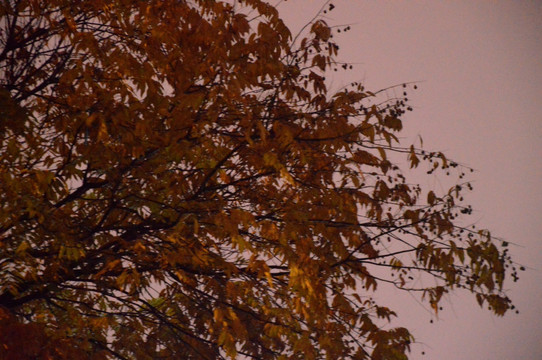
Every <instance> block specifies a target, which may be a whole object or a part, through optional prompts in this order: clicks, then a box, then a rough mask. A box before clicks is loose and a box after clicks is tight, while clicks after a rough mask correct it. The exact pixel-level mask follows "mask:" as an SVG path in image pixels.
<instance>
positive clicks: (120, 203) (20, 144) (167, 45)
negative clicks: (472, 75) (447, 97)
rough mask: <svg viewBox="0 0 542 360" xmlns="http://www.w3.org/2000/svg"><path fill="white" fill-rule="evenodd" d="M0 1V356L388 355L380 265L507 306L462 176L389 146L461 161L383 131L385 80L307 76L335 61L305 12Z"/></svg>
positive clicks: (202, 3) (391, 352) (437, 296)
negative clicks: (443, 184) (335, 85)
mask: <svg viewBox="0 0 542 360" xmlns="http://www.w3.org/2000/svg"><path fill="white" fill-rule="evenodd" d="M332 8H333V6H332V5H329V9H330V10H332ZM0 17H1V20H0V28H1V30H0V31H1V33H0V41H1V51H0V71H1V77H0V81H1V84H0V85H1V89H0V102H1V106H0V176H1V179H0V196H1V200H2V202H1V203H2V205H1V207H0V234H1V235H0V236H1V238H0V251H1V256H0V324H1V326H0V342H1V344H0V358H23V359H24V358H29V359H30V358H32V359H34V358H51V357H52V358H59V359H60V358H67V359H68V358H69V359H72V358H79V359H85V358H88V359H106V358H111V359H113V358H118V359H131V358H134V359H160V358H168V359H169V358H187V359H216V358H235V357H236V356H241V357H245V358H257V359H274V358H279V359H281V358H284V359H286V358H304V359H305V358H306V359H317V358H327V359H339V358H341V359H343V358H344V359H348V358H352V359H367V358H373V359H404V358H406V354H407V353H408V351H409V345H410V343H411V341H412V340H413V337H412V336H411V334H410V333H409V331H408V330H407V329H405V328H391V327H390V326H389V325H386V323H387V322H388V321H389V320H390V319H391V318H392V317H393V316H394V315H395V313H394V312H393V311H392V310H391V309H388V308H386V307H383V306H379V305H378V304H377V303H376V302H375V301H374V300H373V299H372V295H373V294H374V292H375V291H376V290H377V288H378V286H379V285H381V284H383V283H390V284H393V285H394V286H396V287H397V288H399V289H402V290H405V291H408V292H419V293H420V294H421V295H422V297H423V298H424V299H425V301H427V302H428V304H429V305H430V306H431V307H432V308H433V309H434V311H435V312H437V311H438V310H439V307H440V301H441V299H442V298H443V295H444V294H446V293H447V292H449V291H451V290H454V289H456V288H461V289H466V290H467V291H470V292H471V293H473V294H474V295H475V296H476V298H477V300H478V301H479V303H480V305H482V304H484V303H487V304H488V305H489V307H490V309H491V310H492V311H493V312H494V313H496V314H497V315H502V314H504V313H505V312H506V311H507V310H508V309H510V308H511V307H512V304H511V302H510V300H509V299H508V298H507V297H506V295H505V294H504V293H503V281H504V280H505V278H507V276H511V277H513V278H514V280H515V279H516V278H517V275H516V270H515V268H514V267H513V263H512V261H511V259H510V257H509V255H508V254H507V250H506V249H505V248H504V247H505V246H506V245H507V244H506V243H505V242H502V241H499V240H496V239H494V238H491V236H490V233H489V232H487V231H476V230H475V229H473V228H472V227H467V226H464V225H462V224H464V223H465V222H464V220H462V219H463V215H465V216H466V215H468V214H469V213H470V212H471V208H470V206H467V205H464V204H463V202H462V196H463V195H462V194H463V192H464V191H465V190H467V189H469V188H471V186H470V184H468V183H466V182H465V183H458V184H457V185H454V186H453V187H452V188H451V189H450V191H448V192H445V193H442V194H439V193H436V192H434V191H433V190H431V189H422V188H421V187H420V186H419V185H417V184H415V183H412V182H411V181H409V180H408V179H407V178H406V176H405V175H404V172H401V170H400V168H399V166H398V165H397V164H398V163H399V162H400V161H399V160H398V159H399V158H398V156H401V155H405V156H407V160H408V162H409V164H410V167H412V168H416V167H422V166H426V167H428V169H429V172H430V173H432V172H439V171H442V169H444V171H452V172H453V173H456V172H457V173H460V174H461V173H463V172H464V171H465V170H468V169H467V168H466V167H464V166H460V165H458V164H457V163H455V162H453V161H450V160H448V159H447V158H446V157H445V156H444V154H442V153H440V152H425V151H423V150H422V149H419V148H417V147H415V146H408V145H407V146H405V145H404V144H402V143H400V142H399V139H398V137H397V134H398V133H399V132H400V131H401V129H402V120H401V118H402V115H404V113H405V112H406V111H408V110H410V107H409V106H408V103H407V99H406V98H405V97H401V98H397V99H389V98H387V99H384V100H382V98H381V96H380V95H381V93H379V92H370V91H368V90H365V89H364V87H363V86H362V84H359V83H353V84H351V85H350V86H349V87H347V88H345V89H341V90H339V91H337V92H332V91H330V90H328V88H327V87H326V79H325V76H324V75H326V73H328V72H330V71H332V70H334V69H337V68H340V67H341V66H342V67H345V68H346V67H347V66H348V65H346V64H339V63H337V62H336V60H335V59H336V55H337V51H338V46H337V45H336V44H335V43H334V42H333V39H332V37H333V31H332V29H331V28H330V27H329V26H328V25H327V24H326V22H325V21H324V20H322V19H321V18H319V17H317V18H315V20H314V21H313V22H312V23H311V24H309V25H310V26H309V27H308V30H307V31H306V34H305V37H304V38H302V39H301V38H299V39H298V38H293V37H292V35H291V34H290V31H289V30H288V28H287V27H286V26H285V25H284V23H283V22H282V20H281V19H280V17H279V15H278V12H277V10H276V8H274V7H273V6H271V5H269V4H267V3H265V2H264V1H260V0H243V1H238V2H222V1H209V0H192V1H185V0H160V1H158V0H156V1H153V0H151V1H133V0H132V1H130V0H123V1H120V0H118V1H98V0H92V1H69V0H49V1H38V0H18V1H16V0H4V1H2V3H1V5H0ZM404 87H405V88H407V87H408V88H412V87H415V86H412V85H408V86H407V85H404ZM461 177H462V176H461ZM459 181H461V180H459ZM420 278H424V279H425V278H427V279H431V280H432V283H433V284H434V285H432V286H421V285H420V283H419V282H416V280H419V279H420ZM425 283H428V282H425ZM22 340H24V346H23V341H22Z"/></svg>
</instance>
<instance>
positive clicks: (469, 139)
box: [278, 0, 542, 360]
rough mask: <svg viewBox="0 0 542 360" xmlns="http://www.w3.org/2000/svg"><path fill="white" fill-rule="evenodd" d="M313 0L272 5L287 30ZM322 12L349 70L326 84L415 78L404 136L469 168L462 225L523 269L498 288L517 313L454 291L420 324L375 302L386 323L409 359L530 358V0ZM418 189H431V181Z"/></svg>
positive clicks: (538, 193)
mask: <svg viewBox="0 0 542 360" xmlns="http://www.w3.org/2000/svg"><path fill="white" fill-rule="evenodd" d="M324 2H325V1H323V0H290V1H288V2H281V3H280V4H279V6H278V7H279V10H280V11H281V14H283V17H284V18H285V20H286V21H287V23H288V24H289V25H290V26H291V28H292V29H299V28H300V27H301V26H302V25H303V24H304V23H305V22H307V21H308V20H310V19H311V18H312V16H313V15H314V14H315V13H316V12H317V10H318V9H320V7H321V6H322V5H323V4H324ZM333 4H334V5H335V6H336V8H335V9H334V10H333V11H332V12H330V13H328V14H327V15H326V16H327V18H326V21H327V22H328V24H330V25H341V24H349V25H350V26H351V28H352V30H350V31H349V32H347V33H343V32H341V34H338V35H339V36H336V37H335V40H337V41H338V43H339V45H341V51H340V58H341V59H342V60H345V61H346V60H347V61H350V62H352V63H355V64H357V65H355V67H354V70H351V71H349V72H348V73H336V74H337V75H336V77H334V79H333V86H334V87H337V88H338V87H340V86H341V85H346V84H347V83H349V82H351V81H355V80H363V81H364V82H365V84H366V85H367V86H368V87H369V88H371V89H373V90H377V89H379V88H383V87H387V86H390V85H393V84H400V83H402V82H411V81H420V83H419V85H418V87H419V89H418V90H417V92H415V93H412V94H409V95H410V96H409V98H411V99H412V105H413V106H414V108H415V111H414V112H413V113H410V114H409V115H408V117H407V121H406V133H407V134H408V135H410V136H412V139H413V140H415V137H416V135H418V134H419V135H421V136H422V137H423V140H424V147H425V148H427V149H430V150H445V152H446V154H447V155H449V156H450V157H452V158H453V159H454V160H456V161H459V162H461V163H464V164H467V165H469V166H471V167H473V168H475V169H476V172H475V173H474V174H473V175H471V177H470V179H472V180H474V182H473V184H474V186H475V189H474V192H472V193H470V194H469V196H468V198H467V201H468V202H470V203H471V204H472V205H473V207H474V208H475V209H476V210H477V211H476V212H475V215H474V217H473V220H475V221H477V224H478V225H479V227H483V228H488V229H490V230H492V232H493V234H495V235H498V236H500V237H503V238H505V239H506V240H508V241H510V242H511V243H514V244H517V246H513V247H512V249H511V250H510V251H511V252H512V254H513V256H514V258H515V260H516V262H518V263H520V264H522V265H525V266H526V267H528V270H527V271H526V272H524V273H521V275H522V276H521V279H520V282H519V283H516V284H514V283H512V282H509V284H508V287H509V289H510V290H509V291H508V294H509V295H510V297H511V298H512V299H513V300H514V302H515V303H516V305H517V307H518V308H519V311H520V313H519V315H516V314H513V313H510V314H508V315H507V316H505V317H504V318H497V317H495V316H492V315H491V314H490V313H489V312H488V311H485V310H481V309H480V308H479V307H478V305H477V304H476V302H475V301H474V299H472V298H471V297H469V296H466V295H465V294H462V293H455V294H452V295H450V296H449V302H450V303H449V305H448V306H447V308H445V310H444V311H443V312H442V313H441V314H440V315H439V320H438V321H434V323H432V324H431V323H430V319H431V315H430V314H428V313H427V312H426V310H424V308H422V307H421V306H420V305H418V304H417V303H416V302H415V301H414V300H413V299H411V298H410V297H408V296H407V297H406V298H405V297H404V296H403V297H399V295H396V294H395V293H394V292H390V293H389V294H390V295H386V296H384V297H383V298H382V299H381V301H382V302H383V303H384V304H385V305H389V306H391V307H395V309H396V310H398V313H399V316H400V318H399V319H398V320H397V321H396V322H394V325H397V326H407V327H408V328H409V329H410V330H411V331H412V332H413V333H414V335H415V336H416V340H417V341H418V343H417V344H415V345H414V347H413V352H412V354H411V358H412V359H426V360H458V359H459V360H485V359H488V360H489V359H492V360H493V359H495V360H501V359H503V360H505V359H514V360H534V359H542V315H541V314H542V241H541V240H542V239H541V236H540V234H542V219H541V214H542V211H541V207H542V190H541V187H540V186H541V185H542V181H541V179H542V141H541V139H542V100H541V99H542V1H512V0H509V1H451V0H450V1H398V0H395V1H391V0H390V1H383V0H380V1H375V0H372V1H363V0H355V1H354V0H336V1H333ZM423 181H425V183H426V184H430V186H439V183H438V182H437V181H436V179H434V178H429V179H428V180H423ZM422 184H424V182H422ZM422 351H424V352H425V355H424V356H422V355H421V352H422Z"/></svg>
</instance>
